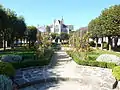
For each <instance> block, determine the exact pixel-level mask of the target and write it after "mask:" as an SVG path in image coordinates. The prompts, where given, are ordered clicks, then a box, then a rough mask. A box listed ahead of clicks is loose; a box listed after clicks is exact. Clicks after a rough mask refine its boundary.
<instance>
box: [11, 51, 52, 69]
mask: <svg viewBox="0 0 120 90" xmlns="http://www.w3.org/2000/svg"><path fill="white" fill-rule="evenodd" d="M52 55H53V51H52V50H48V51H46V54H45V56H44V57H43V58H41V59H40V60H25V61H22V62H20V63H15V62H14V63H11V64H12V65H13V67H14V68H15V69H19V68H26V67H32V66H44V65H48V64H49V63H50V60H51V57H52Z"/></svg>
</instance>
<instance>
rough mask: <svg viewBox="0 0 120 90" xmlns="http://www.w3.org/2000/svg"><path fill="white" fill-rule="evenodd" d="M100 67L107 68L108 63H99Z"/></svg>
mask: <svg viewBox="0 0 120 90" xmlns="http://www.w3.org/2000/svg"><path fill="white" fill-rule="evenodd" d="M98 66H99V67H102V68H107V63H106V62H99V64H98Z"/></svg>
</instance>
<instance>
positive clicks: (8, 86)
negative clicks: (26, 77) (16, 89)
mask: <svg viewBox="0 0 120 90" xmlns="http://www.w3.org/2000/svg"><path fill="white" fill-rule="evenodd" d="M0 90H13V87H12V81H11V80H10V79H9V78H7V77H6V76H4V75H0Z"/></svg>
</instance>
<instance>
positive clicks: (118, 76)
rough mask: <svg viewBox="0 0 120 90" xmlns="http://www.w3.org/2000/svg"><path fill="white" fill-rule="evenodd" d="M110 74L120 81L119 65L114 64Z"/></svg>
mask: <svg viewBox="0 0 120 90" xmlns="http://www.w3.org/2000/svg"><path fill="white" fill-rule="evenodd" d="M112 75H113V76H114V77H115V78H116V79H117V80H118V81H120V66H116V67H114V68H113V70H112Z"/></svg>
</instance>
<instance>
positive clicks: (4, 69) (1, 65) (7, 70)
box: [0, 62, 15, 77]
mask: <svg viewBox="0 0 120 90" xmlns="http://www.w3.org/2000/svg"><path fill="white" fill-rule="evenodd" d="M0 74H2V75H6V76H8V77H12V76H14V75H15V69H14V68H13V66H12V65H11V64H10V63H7V62H0Z"/></svg>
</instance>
